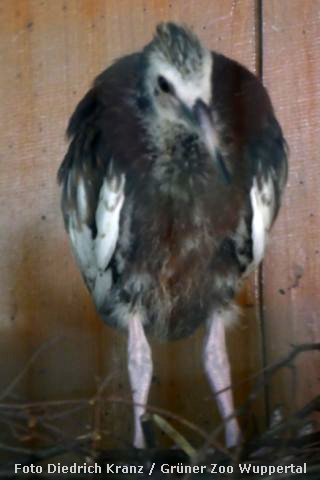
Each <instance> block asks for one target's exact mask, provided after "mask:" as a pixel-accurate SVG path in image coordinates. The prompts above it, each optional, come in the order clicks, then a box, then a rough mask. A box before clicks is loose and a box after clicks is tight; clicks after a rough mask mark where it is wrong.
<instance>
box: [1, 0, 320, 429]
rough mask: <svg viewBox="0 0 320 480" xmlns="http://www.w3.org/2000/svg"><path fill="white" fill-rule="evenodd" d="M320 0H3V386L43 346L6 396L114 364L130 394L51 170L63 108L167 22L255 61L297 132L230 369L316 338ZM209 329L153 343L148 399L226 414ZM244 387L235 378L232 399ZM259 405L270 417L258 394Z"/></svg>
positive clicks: (59, 394)
mask: <svg viewBox="0 0 320 480" xmlns="http://www.w3.org/2000/svg"><path fill="white" fill-rule="evenodd" d="M319 11H320V1H318V0H310V1H308V2H302V1H300V0H281V1H279V0H266V1H262V2H259V1H254V0H239V1H236V0H234V1H231V0H171V1H170V0H55V1H51V0H45V1H41V0H12V1H5V0H3V1H2V2H0V22H1V23H0V25H1V28H0V51H1V73H0V91H1V102H0V136H1V143H0V145H1V148H0V156H1V169H0V222H1V223H0V228H1V235H0V283H1V296H0V330H1V335H0V365H1V367H0V373H1V375H0V397H1V392H4V391H5V388H6V387H7V386H8V385H10V382H11V381H12V379H14V378H15V376H16V375H17V374H18V373H19V372H21V370H22V369H23V367H24V365H25V363H26V361H27V360H28V359H29V358H30V356H31V355H32V353H33V352H34V351H35V350H37V348H39V346H40V345H43V344H44V347H43V349H42V350H41V351H40V352H38V353H39V354H38V356H37V358H36V359H35V361H34V362H33V363H32V365H30V367H29V368H28V369H27V372H26V373H25V374H24V375H23V376H22V378H21V379H20V380H19V382H17V384H16V385H15V388H14V389H13V390H12V391H10V395H8V396H7V398H5V400H10V399H11V400H19V401H24V402H28V401H32V400H41V399H56V398H70V397H80V396H90V395H92V394H93V393H94V392H95V389H96V386H97V384H98V383H99V379H101V378H103V377H104V376H105V375H106V374H107V373H108V372H111V373H112V378H111V380H110V386H109V388H108V394H112V395H117V396H128V380H127V371H126V342H125V338H124V337H123V336H122V335H121V334H119V333H118V332H114V331H113V330H111V329H110V328H109V327H107V326H105V325H103V324H102V322H101V321H100V320H99V318H98V317H97V315H96V313H95V311H94V308H93V305H92V303H91V300H90V298H89V295H88V293H87V291H86V289H85V287H84V285H83V283H82V280H81V278H80V274H79V273H78V271H77V269H76V267H75V265H74V261H73V259H72V257H71V253H70V249H69V245H68V241H67V237H66V234H65V232H64V229H63V224H62V220H61V215H60V210H59V190H58V187H57V184H56V171H57V168H58V166H59V164H60V161H61V159H62V157H63V155H64V152H65V150H66V141H65V138H64V131H65V127H66V124H67V121H68V118H69V116H70V114H71V113H72V111H73V109H74V107H75V105H76V103H77V102H78V101H79V100H80V99H81V97H82V96H83V94H84V93H85V92H86V90H87V89H88V87H89V85H90V83H91V81H92V79H93V78H94V77H95V76H96V75H97V74H98V73H99V72H100V71H101V70H102V69H103V68H104V67H105V66H106V65H108V64H109V63H110V62H111V61H112V60H113V59H115V58H117V57H119V56H121V55H122V54H124V53H128V52H131V51H134V50H137V49H139V48H141V47H142V46H143V45H144V44H145V43H146V42H148V41H149V40H150V38H151V36H152V34H153V31H154V28H155V25H156V24H157V23H158V22H159V21H161V20H169V19H170V20H174V21H178V22H185V23H187V24H189V25H191V26H192V27H193V28H194V30H195V31H196V32H197V33H198V34H199V36H200V38H201V39H202V40H203V42H204V43H205V44H206V45H207V46H208V47H210V48H212V49H216V50H218V51H220V52H222V53H224V54H226V55H229V56H231V57H233V58H235V59H237V60H238V61H240V62H242V63H244V64H245V65H246V66H247V67H248V68H249V69H251V70H252V71H254V72H257V73H261V74H262V77H263V81H264V82H265V84H266V85H267V87H268V89H269V91H270V94H271V97H272V99H273V102H274V105H275V110H276V112H277V114H278V116H279V119H280V121H281V123H282V125H283V128H284V131H285V134H286V137H287V140H288V143H289V145H290V150H291V155H290V177H289V184H288V189H287V192H286V196H285V200H284V207H283V209H282V211H281V213H280V216H279V219H278V221H277V224H276V227H275V229H274V232H273V235H272V240H271V244H270V248H269V251H268V255H267V260H266V262H265V264H264V267H263V272H262V277H260V280H259V281H258V279H257V277H255V278H252V279H251V281H250V282H248V285H247V287H246V289H245V292H244V294H243V295H242V296H241V298H240V302H241V304H242V305H243V316H242V319H241V322H240V323H239V325H238V326H237V327H236V328H235V329H234V330H233V331H232V332H231V334H230V338H229V346H230V352H231V357H232V367H233V376H234V379H235V381H239V380H244V379H245V378H246V377H248V376H249V375H251V374H252V373H255V372H257V371H259V370H260V369H261V368H262V365H263V364H264V363H265V362H267V363H269V362H271V361H274V360H275V359H277V358H279V357H281V356H282V355H283V354H284V353H285V352H286V351H287V350H288V348H289V346H290V344H291V343H293V342H294V343H297V342H302V341H303V342H307V341H316V340H318V341H319V334H320V320H319V307H320V293H319V285H320V282H319V281H320V268H319V267H320V253H319V252H320V234H319V227H320V216H319V215H320V214H319V205H320V188H319V187H320V183H319V166H318V162H319V161H318V155H319V154H318V151H319V150H320V148H319V147H320V145H319V144H320V140H319V138H320V135H319V133H320V127H319V118H320V94H319V88H318V82H319V78H320V62H319V57H320V53H319V51H320V45H319V43H320V16H319ZM261 280H262V281H261ZM201 341H202V332H201V331H199V332H198V333H197V334H196V335H195V336H194V337H192V338H190V339H187V340H183V341H180V342H176V343H174V344H169V345H155V346H154V347H155V354H154V357H155V363H156V372H155V381H154V384H153V387H152V394H151V399H150V401H151V403H152V404H154V405H157V406H161V407H164V408H167V409H170V410H172V411H174V412H177V413H179V414H181V415H184V416H186V417H188V418H191V419H192V420H193V421H194V422H195V423H199V424H200V425H203V426H206V427H207V428H209V427H210V426H211V427H212V426H213V425H214V422H216V421H217V414H216V412H215V407H214V403H213V400H212V398H211V395H210V392H209V388H208V386H207V384H206V382H205V379H204V375H203V373H202V369H201V363H200V352H201ZM46 342H48V343H46ZM319 366H320V359H319V356H316V355H311V354H306V355H305V356H304V357H303V358H301V359H300V361H299V368H298V378H299V389H298V391H297V395H296V397H295V398H294V402H295V403H296V405H301V404H302V403H304V402H305V401H306V400H307V399H308V398H311V396H312V395H314V394H315V393H316V392H319V380H318V377H319V375H318V371H317V370H318V369H319ZM249 389H250V382H247V383H245V384H242V385H241V387H239V388H238V389H237V390H236V402H237V404H241V403H242V402H243V401H244V400H245V398H246V397H247V395H248V392H249ZM269 398H270V401H271V404H272V405H274V404H276V403H278V402H287V404H289V403H290V402H291V404H292V394H291V379H290V377H289V376H279V377H277V379H276V381H275V383H274V385H273V386H272V388H271V389H270V391H269ZM2 400H3V399H2ZM211 412H212V414H211ZM256 413H257V414H258V416H260V418H265V413H266V406H265V404H264V400H263V397H262V398H261V399H260V401H259V402H258V403H257V405H256ZM108 414H109V415H108V419H110V421H109V431H110V434H115V435H116V436H117V437H120V436H125V437H126V438H127V437H128V436H127V431H128V429H130V428H131V427H130V424H131V417H130V414H129V413H128V407H127V406H123V405H122V406H121V405H119V404H115V405H111V406H110V407H109V412H108ZM115 418H117V420H116V421H115V420H114V419H115Z"/></svg>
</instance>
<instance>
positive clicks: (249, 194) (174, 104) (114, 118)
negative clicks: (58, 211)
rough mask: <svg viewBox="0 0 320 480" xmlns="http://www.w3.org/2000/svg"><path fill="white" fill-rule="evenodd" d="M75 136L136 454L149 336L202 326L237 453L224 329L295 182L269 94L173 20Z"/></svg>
mask: <svg viewBox="0 0 320 480" xmlns="http://www.w3.org/2000/svg"><path fill="white" fill-rule="evenodd" d="M67 135H68V137H69V139H70V141H69V146H68V150H67V152H66V155H65V157H64V159H63V161H62V163H61V165H60V168H59V170H58V182H59V184H60V185H61V208H62V213H63V218H64V224H65V228H66V231H67V233H68V236H69V238H70V241H71V247H72V251H73V254H74V257H75V260H76V262H77V265H78V267H79V269H80V271H81V274H82V276H83V279H84V281H85V283H86V286H87V288H88V290H89V292H90V294H91V296H92V298H93V301H94V303H95V305H96V309H97V311H98V313H99V314H100V316H101V317H102V319H103V321H104V322H106V323H107V324H108V325H110V326H112V327H116V328H119V329H122V330H124V331H126V332H127V335H128V337H127V338H128V340H127V353H128V375H129V381H130V386H131V391H132V400H133V425H134V434H133V445H134V447H136V448H145V447H146V439H145V436H144V432H143V427H142V422H141V420H142V417H143V415H144V414H145V412H146V409H147V402H148V394H149V390H150V385H151V381H152V373H153V363H152V352H151V347H150V344H149V338H150V337H154V338H157V339H159V340H162V341H169V340H176V339H180V338H183V337H186V336H189V335H192V334H193V333H194V331H195V330H196V329H197V328H198V327H199V326H200V325H202V324H203V325H204V326H205V332H206V333H205V338H204V345H203V350H202V351H203V353H202V361H203V367H204V371H205V373H206V376H207V378H208V382H209V384H210V387H211V389H212V391H213V393H214V395H215V397H216V401H217V405H218V409H219V412H220V414H221V417H222V419H224V421H225V441H226V445H227V446H228V447H230V448H231V447H233V446H235V445H238V444H239V442H240V441H241V437H242V434H241V429H240V427H239V423H238V420H237V418H236V416H235V415H234V412H235V406H234V401H233V396H232V388H231V385H232V383H231V374H230V364H229V360H228V353H227V349H226V340H225V330H226V328H227V327H228V325H230V324H231V323H232V322H233V321H235V319H236V318H237V316H238V307H237V305H236V302H235V295H236V293H237V292H238V290H239V288H241V285H242V283H243V279H244V278H245V277H246V276H247V275H248V274H249V273H250V272H251V271H252V270H253V269H254V268H256V267H257V266H258V265H259V263H260V262H261V260H262V259H263V256H264V252H265V247H266V244H267V239H268V235H269V232H270V229H271V227H272V225H273V223H274V221H275V219H276V217H277V214H278V211H279V207H280V204H281V199H282V196H283V192H284V188H285V184H286V181H287V174H288V173H287V172H288V148H287V143H286V140H285V138H284V135H283V133H282V129H281V126H280V125H279V122H278V121H277V119H276V116H275V113H274V109H273V106H272V103H271V100H270V97H269V94H268V92H267V90H266V88H265V87H264V86H263V84H262V82H261V81H260V80H259V79H258V78H257V77H256V76H255V75H254V74H253V73H251V72H250V71H249V70H248V69H247V68H246V67H244V66H242V65H241V64H240V63H238V62H236V61H235V60H232V59H230V58H228V57H226V56H224V55H223V54H221V53H218V52H216V51H211V50H209V49H208V48H206V47H205V46H204V45H203V44H202V43H201V41H200V40H199V38H198V36H197V35H196V34H195V33H194V32H193V31H192V30H191V29H190V28H189V27H188V26H186V25H180V24H177V23H174V22H166V23H160V24H159V25H157V27H156V30H155V33H154V36H153V38H152V39H151V41H150V42H149V43H148V44H147V45H146V46H145V47H144V48H143V49H141V50H140V51H138V52H135V53H130V54H127V55H125V56H123V57H121V58H119V59H117V60H115V61H114V62H113V63H112V64H111V65H110V66H109V67H108V68H107V69H106V70H105V71H103V72H102V73H101V74H100V75H98V76H97V78H96V79H95V81H94V83H93V85H92V87H91V88H90V89H89V91H88V92H87V93H86V95H85V96H84V97H83V99H82V100H81V101H80V102H79V104H78V105H77V107H76V108H75V111H74V113H73V114H72V116H71V118H70V121H69V125H68V129H67Z"/></svg>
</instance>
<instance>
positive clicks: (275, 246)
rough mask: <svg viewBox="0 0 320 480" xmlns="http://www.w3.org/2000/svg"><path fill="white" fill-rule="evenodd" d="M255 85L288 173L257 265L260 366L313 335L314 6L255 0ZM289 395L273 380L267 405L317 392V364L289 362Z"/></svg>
mask: <svg viewBox="0 0 320 480" xmlns="http://www.w3.org/2000/svg"><path fill="white" fill-rule="evenodd" d="M263 6H264V11H263V18H264V22H263V52H264V55H263V79H264V82H265V84H266V86H267V87H268V88H269V89H270V91H271V92H272V98H273V101H274V104H275V106H276V112H277V114H278V116H279V119H280V122H281V124H282V125H283V128H284V132H285V134H286V137H287V141H288V144H289V147H290V175H289V182H288V187H287V191H286V194H285V198H284V206H283V208H282V210H281V213H280V217H279V219H278V221H277V223H276V227H275V229H274V231H273V234H272V240H271V242H272V248H271V249H270V250H269V254H268V256H267V259H266V261H265V263H264V304H265V311H264V317H265V329H266V345H267V357H268V362H272V361H274V360H275V359H279V357H281V356H282V355H283V354H285V352H286V351H287V350H288V349H289V347H290V344H292V343H303V342H315V341H319V336H320V317H319V312H320V290H319V284H320V237H319V227H320V210H319V205H320V188H319V187H320V183H319V150H320V135H319V133H320V91H319V78H320V53H319V52H320V49H319V47H320V16H319V11H320V2H319V1H310V2H300V1H299V0H292V1H291V0H284V1H281V2H278V1H276V0H275V1H268V2H263ZM297 366H298V368H297V372H296V373H297V379H298V384H297V388H296V389H295V392H294V394H293V392H292V388H291V384H292V378H291V375H290V373H288V372H284V373H283V374H282V375H279V376H278V377H277V379H276V380H275V383H274V385H273V388H272V390H271V392H270V393H271V404H272V405H274V404H276V403H279V402H284V403H285V404H286V405H287V407H288V408H292V407H294V406H298V405H299V406H301V405H303V404H305V403H306V402H307V401H308V400H310V399H311V397H312V396H313V395H315V394H319V368H320V358H319V355H317V354H311V353H310V354H305V355H304V356H303V358H300V359H299V361H298V362H297Z"/></svg>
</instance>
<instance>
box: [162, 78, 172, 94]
mask: <svg viewBox="0 0 320 480" xmlns="http://www.w3.org/2000/svg"><path fill="white" fill-rule="evenodd" d="M158 85H159V88H160V90H161V91H162V92H164V93H170V94H173V93H174V91H173V87H172V85H170V83H169V82H168V81H167V80H166V79H165V78H164V77H163V76H162V75H159V77H158Z"/></svg>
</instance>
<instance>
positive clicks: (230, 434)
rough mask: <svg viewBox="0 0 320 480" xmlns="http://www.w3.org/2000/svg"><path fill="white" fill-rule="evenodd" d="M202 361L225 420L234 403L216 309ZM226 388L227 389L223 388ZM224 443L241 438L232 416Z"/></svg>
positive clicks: (221, 321) (220, 318)
mask: <svg viewBox="0 0 320 480" xmlns="http://www.w3.org/2000/svg"><path fill="white" fill-rule="evenodd" d="M203 363H204V368H205V372H206V374H207V377H208V380H209V383H210V386H211V388H212V390H213V392H214V393H215V394H217V393H218V392H219V391H221V390H224V391H222V392H221V393H219V394H218V395H217V403H218V408H219V412H220V414H221V416H222V418H223V419H224V420H225V419H227V417H229V416H230V415H232V414H233V413H234V404H233V396H232V390H231V388H228V387H231V376H230V364H229V359H228V353H227V349H226V339H225V325H224V318H223V312H221V311H219V312H218V311H217V312H215V313H214V314H213V315H212V318H211V319H210V324H209V328H208V332H207V336H206V339H205V345H204V351H203ZM225 389H227V390H225ZM225 437H226V445H227V446H228V447H233V446H235V445H237V444H238V443H239V441H240V438H241V432H240V428H239V424H238V421H237V419H236V418H232V419H230V420H229V421H227V422H226V425H225Z"/></svg>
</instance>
